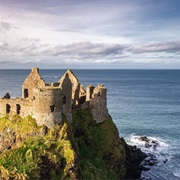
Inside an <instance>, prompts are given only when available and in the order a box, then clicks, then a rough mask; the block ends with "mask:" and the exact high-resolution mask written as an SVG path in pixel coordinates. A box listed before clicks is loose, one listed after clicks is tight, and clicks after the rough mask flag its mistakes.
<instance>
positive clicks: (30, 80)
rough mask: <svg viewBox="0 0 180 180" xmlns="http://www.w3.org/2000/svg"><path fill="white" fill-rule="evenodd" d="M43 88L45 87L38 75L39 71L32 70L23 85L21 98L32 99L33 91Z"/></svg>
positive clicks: (36, 69)
mask: <svg viewBox="0 0 180 180" xmlns="http://www.w3.org/2000/svg"><path fill="white" fill-rule="evenodd" d="M43 87H45V82H44V80H43V79H42V77H41V76H40V74H39V69H38V68H32V71H31V73H30V74H29V76H28V77H27V78H26V79H25V81H24V83H23V86H22V98H33V89H34V88H43Z"/></svg>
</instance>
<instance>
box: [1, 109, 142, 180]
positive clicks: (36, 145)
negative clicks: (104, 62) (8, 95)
mask: <svg viewBox="0 0 180 180" xmlns="http://www.w3.org/2000/svg"><path fill="white" fill-rule="evenodd" d="M62 119H63V120H62V121H61V122H60V123H59V124H58V125H56V126H54V127H52V128H47V127H46V126H38V125H37V124H36V121H35V119H33V118H31V117H30V116H29V117H27V118H25V119H22V118H21V117H20V116H19V115H16V116H14V117H13V118H12V119H11V120H9V119H8V117H4V118H1V119H0V121H1V124H0V140H1V141H0V179H4V180H10V179H17V180H21V179H24V180H26V179H43V180H50V179H125V178H128V179H129V178H131V179H132V178H133V179H138V178H139V177H140V174H141V170H140V168H139V164H140V161H141V160H143V158H144V157H145V155H144V153H142V152H141V151H140V149H136V148H134V147H131V146H129V145H127V144H126V142H125V141H124V140H123V139H122V138H119V133H118V130H117V128H116V126H115V124H114V123H113V121H112V119H111V117H109V118H108V119H106V120H104V121H103V122H101V123H97V122H96V121H95V120H94V119H93V115H92V113H91V111H90V110H89V109H85V110H82V109H76V110H73V111H72V123H69V122H68V121H67V119H66V116H65V115H63V117H62Z"/></svg>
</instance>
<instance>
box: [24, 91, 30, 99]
mask: <svg viewBox="0 0 180 180" xmlns="http://www.w3.org/2000/svg"><path fill="white" fill-rule="evenodd" d="M28 96H29V94H28V89H24V98H27V97H28Z"/></svg>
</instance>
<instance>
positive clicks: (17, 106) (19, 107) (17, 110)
mask: <svg viewBox="0 0 180 180" xmlns="http://www.w3.org/2000/svg"><path fill="white" fill-rule="evenodd" d="M20 110H21V106H20V105H19V104H16V113H17V114H20Z"/></svg>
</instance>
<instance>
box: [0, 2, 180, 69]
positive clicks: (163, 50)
mask: <svg viewBox="0 0 180 180" xmlns="http://www.w3.org/2000/svg"><path fill="white" fill-rule="evenodd" d="M179 7H180V0H0V69H14V68H18V69H21V68H28V69H29V68H32V67H35V66H36V67H39V68H45V69H49V68H50V69H67V68H68V69H69V68H71V69H131V68H132V69H179V68H180V10H179Z"/></svg>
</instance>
